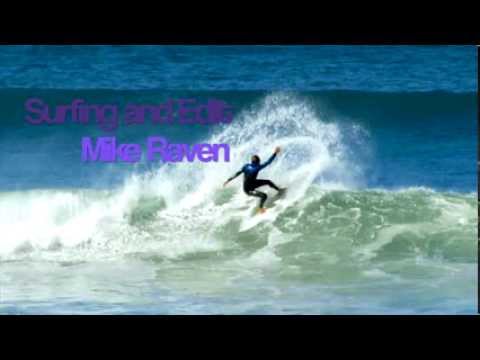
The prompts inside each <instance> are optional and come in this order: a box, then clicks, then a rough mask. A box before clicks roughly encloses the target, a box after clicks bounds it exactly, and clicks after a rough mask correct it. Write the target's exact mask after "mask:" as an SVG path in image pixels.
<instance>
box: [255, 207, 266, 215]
mask: <svg viewBox="0 0 480 360" xmlns="http://www.w3.org/2000/svg"><path fill="white" fill-rule="evenodd" d="M265 211H267V209H265V208H258V209H257V214H263V213H264V212H265Z"/></svg>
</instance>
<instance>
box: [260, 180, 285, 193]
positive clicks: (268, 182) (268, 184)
mask: <svg viewBox="0 0 480 360" xmlns="http://www.w3.org/2000/svg"><path fill="white" fill-rule="evenodd" d="M265 185H267V186H270V187H271V188H273V189H275V190H277V191H280V188H279V187H278V186H277V185H275V184H274V183H273V182H271V181H270V180H260V179H258V180H256V181H255V188H257V187H260V186H265Z"/></svg>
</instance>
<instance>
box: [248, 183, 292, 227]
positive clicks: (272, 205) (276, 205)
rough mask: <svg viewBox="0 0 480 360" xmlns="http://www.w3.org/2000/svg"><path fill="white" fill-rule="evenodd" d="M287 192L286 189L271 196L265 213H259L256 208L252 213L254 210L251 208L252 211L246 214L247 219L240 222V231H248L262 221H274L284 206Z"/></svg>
mask: <svg viewBox="0 0 480 360" xmlns="http://www.w3.org/2000/svg"><path fill="white" fill-rule="evenodd" d="M285 194H286V191H284V192H282V193H280V194H276V195H274V196H272V197H270V196H269V198H268V199H267V201H266V203H265V207H266V211H265V212H264V213H257V209H255V210H254V212H253V214H252V211H251V210H249V212H250V213H249V214H246V216H245V219H243V221H242V222H241V223H240V228H239V231H240V232H243V231H247V230H249V229H251V228H253V227H255V226H257V225H258V224H260V223H262V222H266V221H270V222H272V221H274V220H275V219H276V218H277V215H278V214H279V212H280V211H281V209H282V208H283V207H282V204H281V202H282V201H281V200H282V199H283V198H284V197H285Z"/></svg>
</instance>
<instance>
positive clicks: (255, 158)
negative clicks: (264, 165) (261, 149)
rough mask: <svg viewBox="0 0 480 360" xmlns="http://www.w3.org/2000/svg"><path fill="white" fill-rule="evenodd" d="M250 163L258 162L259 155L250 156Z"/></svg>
mask: <svg viewBox="0 0 480 360" xmlns="http://www.w3.org/2000/svg"><path fill="white" fill-rule="evenodd" d="M252 164H260V157H259V156H258V155H253V156H252Z"/></svg>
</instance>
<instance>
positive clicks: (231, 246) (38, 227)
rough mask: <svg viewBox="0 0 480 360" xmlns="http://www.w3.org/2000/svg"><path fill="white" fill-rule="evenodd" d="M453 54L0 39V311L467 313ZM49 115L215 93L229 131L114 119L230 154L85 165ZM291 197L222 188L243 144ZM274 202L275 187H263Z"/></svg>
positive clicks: (469, 275)
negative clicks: (33, 106) (264, 202)
mask: <svg viewBox="0 0 480 360" xmlns="http://www.w3.org/2000/svg"><path fill="white" fill-rule="evenodd" d="M476 51H477V50H476V48H475V47H470V46H466V47H463V46H462V47H460V46H430V47H428V46H0V125H1V127H0V314H72V313H73V314H468V313H476V312H477V289H478V279H477V264H478V258H477V256H478V255H477V254H478V252H477V222H478V215H477V168H476V159H477V134H478V129H477V93H476V91H477V65H476V64H477V55H476ZM32 97H37V98H42V99H44V100H45V102H47V103H49V104H50V105H52V106H53V105H56V104H68V103H70V102H71V101H72V100H73V99H76V98H81V99H85V100H86V101H87V102H88V103H90V104H106V103H111V104H113V103H114V104H119V105H120V106H124V105H126V104H128V103H145V104H158V103H161V102H164V101H166V100H168V99H169V98H174V99H178V98H194V99H198V100H199V101H206V100H207V99H209V98H216V99H222V100H224V101H225V102H227V103H228V104H230V105H232V106H233V109H234V118H233V121H232V123H231V124H223V125H208V126H204V125H191V126H185V125H184V126H181V125H158V124H157V125H155V124H151V123H146V124H143V125H138V126H129V127H126V126H120V128H119V129H118V130H117V131H116V132H115V135H116V136H117V138H118V139H120V140H121V141H122V142H138V143H145V141H146V138H147V137H148V136H152V135H161V136H165V137H166V138H168V139H169V140H171V141H172V142H185V143H196V142H211V143H228V144H229V145H230V146H231V162H229V163H224V162H219V163H198V162H194V163H177V164H168V165H165V164H163V163H161V162H160V163H151V162H147V161H141V162H140V163H137V164H122V163H116V164H111V163H110V164H107V163H88V164H85V163H82V162H81V160H80V156H81V146H80V141H81V138H82V137H83V136H92V137H95V136H101V135H104V134H105V133H104V132H102V130H101V129H100V128H99V127H98V126H97V125H96V124H93V123H92V124H89V125H79V124H75V123H72V122H70V121H67V123H65V124H62V125H50V126H44V125H39V126H32V125H31V124H28V123H26V121H25V109H24V103H25V101H26V99H28V98H32ZM275 146H281V147H282V150H283V151H282V153H281V154H280V156H279V157H278V158H277V159H276V160H275V161H274V162H273V164H272V165H271V166H270V167H268V168H267V169H265V170H264V171H263V172H262V173H261V177H263V178H270V179H272V180H273V181H274V182H276V183H278V184H279V185H282V186H287V187H288V189H289V190H288V192H287V195H286V196H285V198H283V199H280V200H279V201H277V203H276V204H275V206H274V207H272V208H270V209H269V210H268V211H267V216H266V217H265V219H264V220H263V221H259V222H258V223H257V224H256V225H255V226H252V227H248V226H247V225H248V222H249V221H250V220H249V219H250V218H251V211H252V209H253V208H254V207H255V205H256V199H252V198H249V197H246V196H245V195H244V194H243V193H242V191H241V180H240V179H237V180H236V181H235V182H232V183H231V184H230V185H229V186H228V187H226V188H222V184H223V182H224V181H225V180H226V178H228V177H229V176H231V175H232V174H233V173H234V172H235V171H237V170H238V169H239V168H240V167H241V166H242V165H243V164H244V163H245V162H247V161H248V159H249V157H250V156H251V154H253V153H258V154H260V156H261V157H262V158H263V159H266V158H267V157H268V156H269V155H270V153H271V152H272V150H273V148H274V147H275ZM266 191H267V192H268V193H269V194H271V195H273V193H272V192H271V191H270V190H266Z"/></svg>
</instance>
